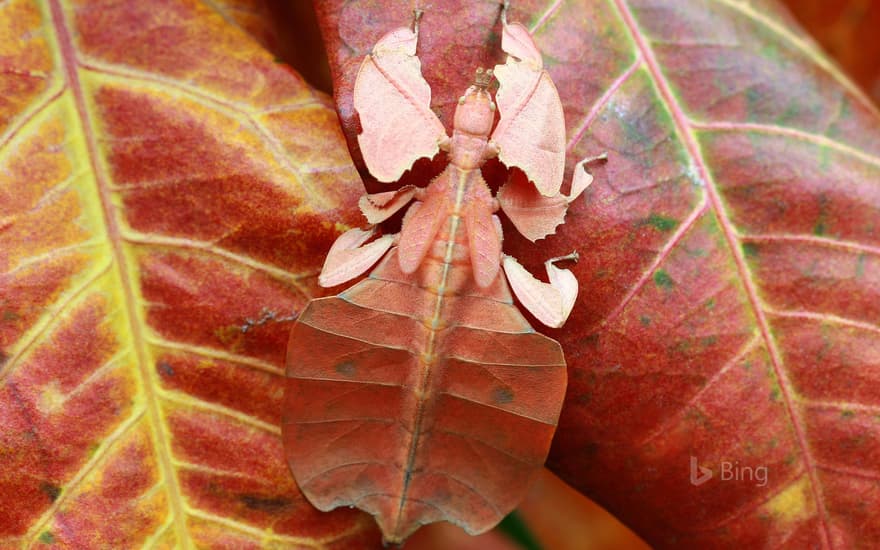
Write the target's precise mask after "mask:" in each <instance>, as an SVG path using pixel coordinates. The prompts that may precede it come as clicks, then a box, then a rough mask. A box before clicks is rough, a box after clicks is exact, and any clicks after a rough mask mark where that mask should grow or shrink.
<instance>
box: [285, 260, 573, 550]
mask: <svg viewBox="0 0 880 550" xmlns="http://www.w3.org/2000/svg"><path fill="white" fill-rule="evenodd" d="M435 263H437V259H436V258H433V257H431V256H429V257H428V258H426V260H425V262H424V266H423V268H422V269H424V270H431V269H436V267H437V266H436V265H433V264H435ZM450 269H452V270H455V271H460V270H469V267H468V263H467V262H463V263H462V264H454V265H451V266H450ZM420 271H421V270H420ZM461 275H464V274H461ZM467 275H468V276H467V277H466V278H464V277H461V276H455V277H454V278H455V279H456V280H467V281H469V282H468V283H467V284H465V285H464V286H463V287H459V288H458V289H457V292H456V293H455V294H450V295H447V296H442V297H441V299H440V302H439V305H438V295H437V294H436V293H432V292H431V291H430V290H429V289H427V288H425V287H423V286H420V285H419V284H418V283H417V282H416V281H418V280H419V279H418V277H415V276H413V275H406V274H404V273H402V272H401V271H400V268H399V266H398V263H397V258H396V257H395V255H394V254H393V253H392V254H389V256H388V257H387V258H386V259H385V260H384V261H383V263H382V264H381V265H380V266H379V267H378V268H377V269H376V270H375V271H374V272H373V273H372V274H371V276H370V278H368V279H366V280H364V281H362V282H361V283H359V284H358V285H356V286H355V287H353V288H352V289H350V290H348V291H346V292H344V293H343V294H341V295H340V296H337V297H333V298H325V299H322V300H316V301H313V302H312V303H311V304H310V305H309V307H308V308H307V309H306V310H305V311H304V312H303V313H302V315H301V316H300V318H299V320H298V322H297V323H296V325H295V327H294V329H293V331H292V333H291V340H290V345H289V347H288V367H287V368H288V371H287V372H288V382H287V384H288V385H287V389H286V398H285V401H286V402H285V414H284V420H283V430H284V444H285V449H286V452H287V457H288V460H289V462H290V466H291V469H292V470H293V472H294V475H295V476H296V479H297V483H298V484H299V485H300V488H301V489H302V490H303V492H304V493H305V494H306V496H308V498H309V499H310V500H311V501H312V502H313V503H314V504H315V505H316V506H317V507H318V508H321V509H323V510H329V509H331V508H335V507H337V506H343V505H353V506H357V507H359V508H362V509H364V510H366V511H368V512H370V513H371V514H373V515H375V516H376V518H377V521H378V523H379V525H380V527H381V528H382V530H383V532H384V534H385V537H386V539H387V540H389V541H392V542H394V541H400V540H403V539H405V538H406V537H407V536H408V535H409V534H410V533H412V532H413V531H414V530H415V529H416V528H418V526H419V525H422V524H425V523H430V522H434V521H441V520H446V521H451V522H453V523H456V524H458V525H461V526H462V527H464V528H465V529H466V530H467V531H468V532H471V533H478V532H482V531H485V530H487V529H489V528H491V527H492V526H494V525H495V524H496V523H497V522H498V521H499V520H500V519H501V518H502V517H503V516H504V515H505V514H507V513H508V512H509V511H510V510H512V509H513V508H514V507H515V506H516V505H517V504H518V503H519V501H520V500H521V499H522V497H523V496H524V493H525V491H526V489H527V488H528V485H529V482H530V480H531V479H532V477H533V476H534V475H535V474H536V473H537V472H538V471H539V470H540V468H541V466H542V465H543V463H544V460H545V458H546V455H547V451H548V450H549V446H550V440H551V438H552V436H553V432H554V430H555V426H556V420H557V418H558V415H559V411H560V408H561V405H562V399H563V396H564V393H565V382H566V379H565V362H564V358H563V355H562V350H561V348H560V346H559V344H558V343H556V342H555V341H553V340H551V339H550V338H547V337H545V336H542V335H540V334H538V333H536V332H534V331H533V330H532V329H531V327H529V325H528V323H527V322H526V321H525V319H524V318H523V317H522V315H521V314H520V313H519V311H518V310H517V309H516V307H515V306H514V305H513V304H512V301H511V299H510V293H509V290H508V289H507V285H506V282H505V280H504V278H503V277H497V278H496V281H495V283H494V284H493V285H492V286H491V287H490V288H488V289H479V288H478V287H477V286H476V285H475V284H474V283H473V282H472V277H470V274H469V273H467ZM438 310H439V314H435V312H437V311H438ZM431 321H433V322H431Z"/></svg>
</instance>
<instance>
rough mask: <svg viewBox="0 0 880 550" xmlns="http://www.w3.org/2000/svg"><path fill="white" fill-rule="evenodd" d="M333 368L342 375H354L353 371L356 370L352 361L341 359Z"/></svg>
mask: <svg viewBox="0 0 880 550" xmlns="http://www.w3.org/2000/svg"><path fill="white" fill-rule="evenodd" d="M334 370H335V371H336V372H338V373H339V374H341V375H342V376H354V373H355V371H357V367H355V366H354V363H353V362H352V361H343V362H342V363H339V364H338V365H336V366H335V367H334Z"/></svg>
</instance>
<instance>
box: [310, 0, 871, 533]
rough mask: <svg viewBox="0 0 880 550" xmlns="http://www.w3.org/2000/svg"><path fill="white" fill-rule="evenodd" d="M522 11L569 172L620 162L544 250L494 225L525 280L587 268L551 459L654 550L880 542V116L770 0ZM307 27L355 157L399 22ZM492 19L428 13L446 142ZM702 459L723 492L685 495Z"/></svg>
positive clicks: (348, 20)
mask: <svg viewBox="0 0 880 550" xmlns="http://www.w3.org/2000/svg"><path fill="white" fill-rule="evenodd" d="M515 8H517V9H515V10H514V12H513V14H512V15H511V16H510V18H511V20H514V21H516V20H519V21H522V22H524V23H526V24H527V26H529V27H530V28H531V29H532V30H533V32H534V34H535V36H536V40H537V42H538V46H539V48H540V49H541V51H542V52H543V54H544V58H545V65H546V66H547V67H548V69H549V71H550V73H551V76H552V77H553V80H554V82H555V84H556V86H557V88H558V89H559V91H560V95H561V97H562V100H563V104H564V106H565V115H566V122H567V137H568V140H569V141H568V144H569V147H568V149H569V155H568V158H567V177H566V180H568V178H569V177H570V173H571V168H572V166H573V165H574V163H575V162H577V161H578V160H579V159H580V158H583V157H586V156H592V155H595V154H598V153H601V152H602V151H607V152H608V154H609V159H608V163H607V165H606V166H605V168H597V169H595V170H594V174H595V176H596V178H595V182H594V183H593V186H592V187H591V188H590V189H589V190H588V193H587V199H586V201H585V202H583V203H581V202H578V203H577V204H574V205H572V208H571V210H570V212H569V218H568V219H567V223H566V225H564V226H562V227H561V228H560V230H559V231H558V234H557V235H555V236H552V237H549V238H548V239H547V240H546V242H544V243H543V244H544V246H542V247H541V248H540V249H537V248H535V247H533V245H530V243H525V242H524V241H523V239H519V238H516V237H513V231H507V232H506V234H507V235H510V236H511V237H510V238H508V239H507V240H506V241H505V246H506V247H507V249H508V251H510V252H511V253H513V254H514V255H515V256H517V257H526V256H528V257H529V258H531V260H532V261H531V262H529V263H530V264H531V267H534V266H536V265H537V264H538V263H539V262H540V261H541V260H543V259H544V258H545V257H548V256H552V255H558V254H564V253H567V252H570V251H571V250H572V249H576V250H578V251H579V252H580V254H581V261H580V263H579V264H578V265H577V266H576V267H575V268H573V270H574V271H575V273H576V274H577V275H578V279H579V280H580V282H581V288H582V290H581V295H580V296H581V297H580V301H579V304H578V305H577V306H576V307H575V310H574V313H573V315H572V318H571V319H570V320H569V322H568V324H567V325H566V326H565V328H564V329H563V330H561V331H558V332H556V333H554V334H553V336H554V337H556V338H557V339H559V340H560V341H561V342H562V343H563V347H564V349H565V351H566V356H567V361H568V363H569V366H570V372H571V376H570V391H569V394H568V400H567V403H566V406H565V409H564V411H563V418H562V422H561V424H560V431H559V432H558V434H557V439H556V444H555V451H554V453H553V456H552V458H551V466H552V467H553V468H554V470H555V471H556V472H557V473H559V474H560V475H562V476H563V478H565V479H566V480H568V481H569V482H570V483H572V484H574V485H575V486H577V487H578V488H580V489H581V490H582V491H584V492H585V493H588V494H590V495H591V496H594V497H596V498H597V499H598V500H599V501H600V502H602V503H603V504H605V505H606V506H608V507H609V508H610V509H611V510H612V511H614V512H616V513H617V515H618V516H619V517H621V518H622V519H623V520H624V521H626V522H627V523H629V524H630V525H633V526H634V527H636V528H637V530H638V531H639V532H640V533H641V534H643V535H644V536H645V537H646V538H647V539H648V540H649V542H651V543H653V544H655V545H657V546H661V547H663V546H666V547H680V546H732V547H742V546H744V545H748V544H750V543H751V544H759V543H760V544H762V545H772V546H790V547H804V546H807V545H809V544H814V543H816V542H818V543H819V544H820V545H821V546H823V547H826V548H831V547H834V548H842V547H849V546H853V545H856V544H862V545H866V546H872V545H877V544H880V520H878V518H877V516H876V515H875V514H873V513H872V512H871V510H873V509H874V508H876V507H877V505H878V504H880V486H878V483H877V479H878V478H880V471H878V469H877V466H876V465H877V464H878V463H880V446H878V445H876V443H875V442H876V441H877V440H878V436H880V433H878V431H880V424H878V423H877V422H876V418H877V416H878V413H880V402H878V399H880V375H878V374H877V372H876V371H877V369H878V368H880V339H878V334H880V327H878V317H880V315H878V313H880V311H878V310H880V307H878V306H877V304H880V291H878V288H880V259H878V258H880V242H878V241H880V237H878V232H877V230H876V224H877V220H878V219H880V218H878V215H880V192H878V191H877V187H876V181H878V178H880V117H878V114H877V110H876V108H875V107H874V106H873V105H872V104H871V103H870V102H869V101H868V100H867V99H866V98H865V97H864V96H863V95H862V94H861V92H859V91H858V89H857V88H856V87H855V86H854V85H852V84H851V83H850V82H849V81H847V80H846V79H845V77H843V76H842V75H841V74H840V73H839V71H838V70H837V69H836V68H835V67H834V66H833V65H832V64H830V63H829V62H828V61H827V59H826V58H825V57H824V56H823V55H822V54H821V53H819V52H817V51H816V50H815V49H814V48H813V46H811V44H810V42H809V41H808V40H806V39H804V38H803V37H802V36H801V35H800V33H799V31H798V30H797V29H796V28H795V26H794V25H793V23H792V22H791V19H790V18H789V17H788V16H787V15H786V14H785V13H784V11H782V10H781V9H780V8H778V7H777V6H776V5H775V4H772V3H769V2H760V3H746V2H732V1H727V0H723V1H718V2H714V3H711V4H710V3H705V2H697V1H690V0H687V1H681V2H667V1H664V0H631V1H625V0H614V1H611V0H609V1H604V2H599V1H595V2H571V3H561V2H555V3H552V4H550V3H539V2H518V3H516V4H515ZM319 9H320V13H319V17H320V19H321V24H322V26H323V31H324V36H325V38H326V39H327V40H328V50H329V52H330V60H331V68H332V70H333V73H334V77H335V81H336V91H337V97H336V99H337V104H338V109H339V112H340V114H341V117H342V120H343V126H344V128H345V130H346V134H347V137H348V139H349V144H350V145H351V144H353V143H354V137H355V135H356V132H357V124H356V120H355V119H354V116H353V112H352V109H351V85H352V82H353V77H354V72H355V71H356V69H357V66H358V64H359V63H360V60H361V58H362V56H363V55H364V54H365V53H367V52H368V51H369V48H370V47H371V46H372V44H373V43H375V41H376V39H378V38H379V36H381V35H382V34H383V33H384V32H387V31H388V30H389V29H392V28H396V27H398V26H401V25H406V24H408V22H409V20H410V17H411V16H410V14H409V13H408V5H402V4H399V3H393V2H381V1H378V0H376V1H370V2H340V1H334V2H323V3H321V4H320V8H319ZM497 16H498V5H496V4H494V3H477V4H471V3H468V4H467V6H465V5H464V3H458V2H447V3H443V4H442V5H439V4H435V5H432V6H429V7H428V9H427V12H426V14H425V16H424V17H423V18H422V21H421V33H422V34H421V36H420V45H419V56H420V58H421V61H422V67H423V72H424V74H425V77H426V80H427V81H428V83H429V84H430V85H431V89H432V93H433V102H432V105H433V106H434V107H435V108H437V110H438V111H439V112H440V116H441V120H443V121H444V124H448V121H449V120H450V116H451V109H452V106H453V102H454V101H455V99H456V98H457V97H458V94H460V91H461V90H462V89H463V88H464V85H465V83H466V80H467V79H468V78H469V75H470V74H471V73H472V71H473V69H474V68H475V67H476V66H478V65H481V66H487V65H490V64H493V63H494V62H495V61H496V60H497V57H495V56H497V55H498V52H499V45H498V43H497V41H496V39H495V37H497V32H498V29H499V28H500V24H499V23H498V22H497ZM356 154H357V153H356V151H355V155H356ZM429 172H430V169H427V168H425V167H424V166H418V165H417V167H416V169H415V170H414V172H413V174H412V175H411V176H410V177H411V179H412V180H415V181H417V180H418V179H419V178H424V177H425V175H426V174H427V173H429ZM487 179H491V176H490V177H489V178H487ZM490 183H494V184H496V185H497V184H499V183H500V181H498V180H497V174H496V177H495V180H494V181H490ZM691 457H695V460H696V465H697V466H703V467H708V468H711V469H712V470H713V472H714V477H713V478H712V479H711V480H709V481H708V482H706V483H704V484H702V485H699V486H695V485H693V484H691V483H690V480H689V468H690V464H691ZM725 464H727V465H728V466H729V468H728V467H727V466H725ZM723 468H727V469H723ZM736 468H738V469H736ZM746 468H750V470H747V469H746ZM759 468H766V472H767V481H766V484H762V483H761V481H760V479H761V473H760V472H763V471H764V470H762V469H761V470H758V469H759ZM696 471H697V472H699V471H700V470H699V469H697V470H696ZM733 471H736V472H737V473H738V478H739V479H722V474H724V472H728V473H729V474H731V475H732V472H733ZM756 472H757V473H756ZM749 473H750V475H751V476H752V479H751V480H749V479H742V477H744V476H747V475H749ZM724 475H727V474H724ZM755 476H758V477H757V478H756V477H755Z"/></svg>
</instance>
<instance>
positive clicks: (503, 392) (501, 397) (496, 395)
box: [492, 388, 513, 403]
mask: <svg viewBox="0 0 880 550" xmlns="http://www.w3.org/2000/svg"><path fill="white" fill-rule="evenodd" d="M492 399H493V400H494V401H495V402H496V403H510V402H511V401H513V390H511V389H510V388H495V390H494V391H493V392H492Z"/></svg>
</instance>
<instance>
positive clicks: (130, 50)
mask: <svg viewBox="0 0 880 550" xmlns="http://www.w3.org/2000/svg"><path fill="white" fill-rule="evenodd" d="M239 4H240V5H247V4H246V3H244V2H240V3H239ZM235 5H236V4H235V3H234V2H227V3H225V4H220V5H219V6H220V7H219V8H217V7H215V6H214V5H213V3H209V2H204V3H203V2H195V1H183V0H181V1H174V2H167V1H158V0H157V1H146V2H144V1H138V2H134V1H126V2H100V3H99V2H93V1H86V0H81V1H78V2H77V1H61V0H47V1H44V2H37V1H32V0H8V1H6V2H2V3H0V52H2V53H0V547H4V548H13V547H30V546H38V545H48V546H56V547H64V548H100V547H115V548H123V547H126V548H135V547H138V548H139V547H157V548H172V547H176V548H190V547H212V548H220V547H223V548H251V547H284V548H331V547H339V548H342V547H345V548H347V547H351V546H358V547H360V546H363V547H366V546H368V545H370V544H375V543H377V542H378V534H377V533H376V531H375V528H374V527H373V525H372V521H371V520H370V519H369V517H368V516H366V515H363V514H359V513H355V512H353V511H349V510H345V511H342V512H338V513H333V514H320V513H319V512H317V511H316V510H314V509H313V508H312V506H311V505H310V504H309V503H308V502H307V501H306V500H305V499H304V497H303V496H302V495H301V494H300V493H299V491H298V490H297V489H296V486H295V484H294V482H293V479H292V477H291V475H290V473H289V471H288V468H287V465H286V464H285V461H284V457H283V453H282V449H281V441H280V438H279V426H278V424H279V421H280V407H281V399H282V394H283V363H284V354H285V348H286V343H287V335H288V332H289V330H290V326H291V324H292V323H291V321H292V319H293V317H294V316H295V315H296V314H297V313H298V312H299V311H300V310H301V309H302V308H303V307H304V306H305V304H306V302H307V300H308V298H310V297H311V296H313V295H315V294H316V293H317V291H316V288H317V287H316V284H315V278H316V274H317V271H318V269H319V268H320V265H321V262H322V260H323V254H324V253H326V250H327V248H328V247H329V245H330V243H331V242H332V241H333V240H334V239H335V238H336V236H337V235H338V234H339V233H340V232H341V231H342V230H344V229H345V228H346V225H349V224H353V223H359V220H358V219H357V217H356V212H357V210H356V200H357V197H358V195H359V194H360V191H361V184H360V181H359V179H358V177H357V174H356V172H355V171H354V169H353V167H352V166H351V162H350V159H349V156H348V153H347V151H346V150H345V147H344V142H343V140H342V136H341V134H340V132H339V129H338V123H337V118H336V116H335V114H334V113H333V112H332V110H330V109H329V108H327V107H326V103H327V100H326V98H323V97H320V96H319V95H317V94H315V93H314V92H312V91H311V90H310V89H309V88H308V87H307V86H306V85H305V84H304V82H303V81H302V80H301V79H300V78H299V77H298V76H296V75H295V74H294V73H293V72H292V71H290V70H289V69H286V68H285V67H283V66H282V65H279V64H277V63H275V61H274V60H273V58H272V56H271V55H270V54H268V53H267V52H265V51H264V50H263V49H262V48H261V47H260V46H259V45H258V44H257V43H256V42H255V41H254V40H253V39H252V38H251V37H250V36H248V35H247V34H246V33H244V32H243V31H242V30H241V29H240V28H239V27H238V26H237V25H234V24H232V23H231V15H230V14H231V13H232V12H231V11H229V9H230V6H235ZM224 6H225V7H224ZM217 9H221V11H216V10H217ZM233 11H234V10H233Z"/></svg>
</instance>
